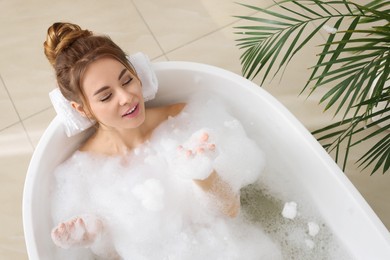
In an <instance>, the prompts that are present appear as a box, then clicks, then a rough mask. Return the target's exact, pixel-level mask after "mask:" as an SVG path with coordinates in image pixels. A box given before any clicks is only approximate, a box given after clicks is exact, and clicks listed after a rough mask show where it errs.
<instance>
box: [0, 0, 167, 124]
mask: <svg viewBox="0 0 390 260" xmlns="http://www.w3.org/2000/svg"><path fill="white" fill-rule="evenodd" d="M0 10H2V13H3V14H5V15H2V16H1V17H0V22H1V24H3V25H4V24H7V26H1V27H0V39H1V40H0V48H1V50H2V51H1V52H0V72H1V75H2V77H3V80H4V82H5V84H6V86H7V88H8V89H9V92H10V95H11V98H12V100H13V102H14V103H15V106H16V109H17V111H18V112H19V114H20V116H21V118H22V119H24V118H26V117H28V116H30V115H32V114H34V113H37V112H39V111H42V110H43V109H45V108H47V107H49V106H50V102H49V99H48V96H47V93H48V92H49V91H50V90H51V89H52V88H53V87H54V86H55V82H54V80H53V71H52V69H51V67H50V66H49V64H48V62H47V60H46V58H45V56H44V54H43V47H42V43H43V41H44V40H45V37H46V30H47V28H48V27H49V26H50V25H51V24H52V23H53V22H56V21H71V22H74V23H78V24H80V25H81V26H82V27H84V28H88V29H90V30H93V31H96V32H97V33H99V34H108V35H109V36H110V37H111V38H112V39H113V40H114V41H115V42H116V43H117V44H118V45H120V46H121V47H122V48H123V49H124V50H125V51H127V52H128V53H132V52H136V51H144V52H146V53H148V54H149V55H150V56H151V57H158V56H160V55H161V54H162V51H161V50H160V48H159V46H158V44H157V43H156V41H155V40H154V38H153V37H152V35H151V34H150V32H149V30H148V28H147V27H146V26H145V24H144V21H143V20H142V19H141V17H140V16H139V15H138V13H137V11H136V9H135V8H134V7H133V5H132V3H131V2H125V1H119V0H118V1H109V2H107V1H98V2H96V1H92V0H90V1H54V2H52V1H35V2H26V1H21V0H19V1H1V2H0Z"/></svg>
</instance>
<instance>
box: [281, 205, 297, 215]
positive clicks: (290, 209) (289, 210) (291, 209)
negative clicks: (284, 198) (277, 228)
mask: <svg viewBox="0 0 390 260" xmlns="http://www.w3.org/2000/svg"><path fill="white" fill-rule="evenodd" d="M297 206H298V205H297V203H296V202H294V201H291V202H286V203H285V204H284V207H283V211H282V215H283V217H285V218H288V219H294V218H295V217H296V216H297Z"/></svg>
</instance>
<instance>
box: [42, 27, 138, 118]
mask: <svg viewBox="0 0 390 260" xmlns="http://www.w3.org/2000/svg"><path fill="white" fill-rule="evenodd" d="M43 45H44V52H45V55H46V57H47V59H48V60H49V62H50V64H51V65H52V66H53V68H54V70H55V73H56V78H57V82H58V86H59V88H60V90H61V93H62V95H63V96H64V97H65V98H66V99H68V100H69V101H74V102H77V103H79V104H81V105H87V107H88V108H90V107H89V104H88V102H87V99H86V97H85V94H84V91H83V88H82V85H81V84H82V80H83V75H84V72H85V71H86V68H87V67H88V65H89V64H91V63H92V62H93V61H96V60H98V59H100V58H103V57H111V58H114V59H116V60H117V61H119V62H120V63H122V64H123V65H124V66H125V67H126V68H127V69H128V70H129V71H130V72H131V73H132V74H134V75H135V76H137V74H136V72H135V70H134V68H133V66H132V65H131V64H130V62H129V61H128V59H127V56H126V53H125V52H124V51H123V50H122V49H121V48H120V47H119V46H118V45H116V44H115V43H114V42H113V41H112V40H111V39H110V38H109V37H108V36H102V35H94V34H93V33H92V32H91V31H88V30H83V29H81V28H80V26H78V25H76V24H72V23H54V24H53V25H52V26H50V27H49V29H48V30H47V37H46V41H45V42H44V44H43ZM89 110H90V109H89ZM90 112H92V111H90Z"/></svg>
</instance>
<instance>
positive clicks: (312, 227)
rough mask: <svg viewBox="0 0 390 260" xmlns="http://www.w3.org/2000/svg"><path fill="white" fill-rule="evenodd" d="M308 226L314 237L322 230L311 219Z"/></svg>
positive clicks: (310, 233)
mask: <svg viewBox="0 0 390 260" xmlns="http://www.w3.org/2000/svg"><path fill="white" fill-rule="evenodd" d="M307 227H308V229H309V235H310V236H312V237H315V236H316V235H317V234H318V232H320V226H319V225H318V224H317V223H315V222H312V221H310V222H309V223H307Z"/></svg>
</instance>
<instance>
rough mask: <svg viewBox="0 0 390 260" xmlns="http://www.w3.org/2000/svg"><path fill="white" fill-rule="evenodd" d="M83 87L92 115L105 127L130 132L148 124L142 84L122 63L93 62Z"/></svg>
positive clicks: (113, 61) (112, 60) (113, 60)
mask: <svg viewBox="0 0 390 260" xmlns="http://www.w3.org/2000/svg"><path fill="white" fill-rule="evenodd" d="M82 86H83V88H84V92H85V95H86V98H87V100H88V102H89V105H90V108H91V110H92V113H93V115H94V116H95V117H96V119H97V120H98V121H99V123H100V124H101V125H102V126H107V127H111V128H115V129H130V128H137V127H139V126H140V125H141V124H142V123H143V122H144V120H145V105H144V100H143V96H142V90H141V82H140V81H139V80H138V79H137V78H136V77H135V76H134V74H132V73H131V72H130V71H129V70H128V69H127V68H126V67H125V66H124V65H123V64H122V63H120V62H119V61H117V60H115V59H113V58H102V59H99V60H97V61H94V62H93V63H91V64H90V65H89V66H88V68H87V70H86V71H85V74H84V79H83V82H82Z"/></svg>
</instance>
